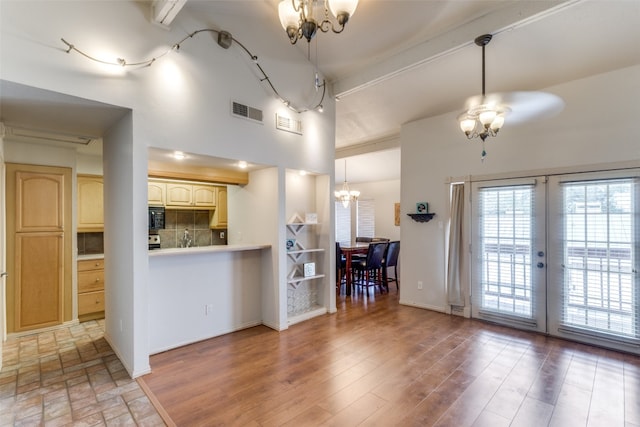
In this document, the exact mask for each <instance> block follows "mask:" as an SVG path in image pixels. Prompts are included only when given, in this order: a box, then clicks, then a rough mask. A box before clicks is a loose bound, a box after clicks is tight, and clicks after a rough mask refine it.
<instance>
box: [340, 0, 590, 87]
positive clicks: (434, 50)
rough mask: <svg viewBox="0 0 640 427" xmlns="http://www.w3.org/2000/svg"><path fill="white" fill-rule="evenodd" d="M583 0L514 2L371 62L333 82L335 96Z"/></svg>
mask: <svg viewBox="0 0 640 427" xmlns="http://www.w3.org/2000/svg"><path fill="white" fill-rule="evenodd" d="M580 1H583V0H555V1H549V0H545V1H526V2H524V1H523V2H515V3H511V4H509V5H508V6H505V7H504V8H502V9H499V10H497V11H495V12H493V13H490V14H487V15H484V16H481V17H479V18H477V19H475V20H473V21H471V22H468V23H466V24H464V25H462V26H460V27H458V28H455V29H453V30H451V31H448V32H446V33H444V34H442V35H440V36H437V37H434V38H432V39H430V40H427V41H425V42H423V43H420V44H418V45H416V46H414V47H412V48H409V49H407V50H404V51H402V52H399V53H397V54H395V55H393V56H391V57H389V58H388V59H386V60H384V61H381V62H379V63H377V64H374V65H368V66H365V67H363V68H361V69H358V70H355V71H354V72H353V73H351V74H350V75H349V76H347V77H344V78H342V79H339V80H336V81H334V82H332V87H333V92H334V93H335V96H336V98H343V97H345V96H348V95H349V94H352V93H356V92H358V91H360V90H363V89H365V88H368V87H371V86H374V85H376V84H377V83H380V82H382V81H385V80H387V79H390V78H392V77H395V76H398V75H400V74H402V73H404V72H406V71H409V70H411V69H413V68H415V67H418V66H421V65H424V64H427V63H429V62H432V61H434V60H436V59H438V58H441V57H443V56H446V55H449V54H451V53H453V52H456V51H458V50H460V49H462V48H465V47H467V46H470V45H472V44H473V43H474V42H473V40H474V39H475V38H476V37H477V36H478V35H480V34H486V33H491V34H493V35H496V34H499V33H501V32H504V31H508V30H511V29H513V28H516V27H519V26H522V25H525V24H527V23H530V22H534V21H536V20H538V19H541V18H543V17H545V16H548V15H550V14H553V13H556V12H558V11H559V10H562V9H564V8H566V7H569V6H571V5H574V4H576V3H579V2H580Z"/></svg>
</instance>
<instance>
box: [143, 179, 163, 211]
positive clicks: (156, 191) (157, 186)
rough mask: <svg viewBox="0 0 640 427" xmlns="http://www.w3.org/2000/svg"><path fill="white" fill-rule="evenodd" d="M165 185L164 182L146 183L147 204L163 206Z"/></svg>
mask: <svg viewBox="0 0 640 427" xmlns="http://www.w3.org/2000/svg"><path fill="white" fill-rule="evenodd" d="M166 191H167V186H166V185H165V183H164V182H156V181H149V182H148V183H147V202H148V204H149V205H156V206H164V204H165V194H166Z"/></svg>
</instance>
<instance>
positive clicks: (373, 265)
mask: <svg viewBox="0 0 640 427" xmlns="http://www.w3.org/2000/svg"><path fill="white" fill-rule="evenodd" d="M388 245H389V244H388V243H387V242H378V243H371V244H370V245H369V249H368V250H367V261H366V268H367V270H374V269H378V268H381V267H382V260H384V253H385V251H386V250H387V246H388Z"/></svg>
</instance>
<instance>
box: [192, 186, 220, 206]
mask: <svg viewBox="0 0 640 427" xmlns="http://www.w3.org/2000/svg"><path fill="white" fill-rule="evenodd" d="M217 196H218V192H217V188H216V187H214V186H212V185H194V186H193V205H194V206H200V207H207V208H211V207H215V206H216V199H217Z"/></svg>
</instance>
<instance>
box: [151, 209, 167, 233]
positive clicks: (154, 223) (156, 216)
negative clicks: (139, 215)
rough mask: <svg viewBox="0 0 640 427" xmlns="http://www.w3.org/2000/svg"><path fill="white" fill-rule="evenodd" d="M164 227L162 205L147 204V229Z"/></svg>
mask: <svg viewBox="0 0 640 427" xmlns="http://www.w3.org/2000/svg"><path fill="white" fill-rule="evenodd" d="M163 228H164V206H149V230H161V229H163Z"/></svg>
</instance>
